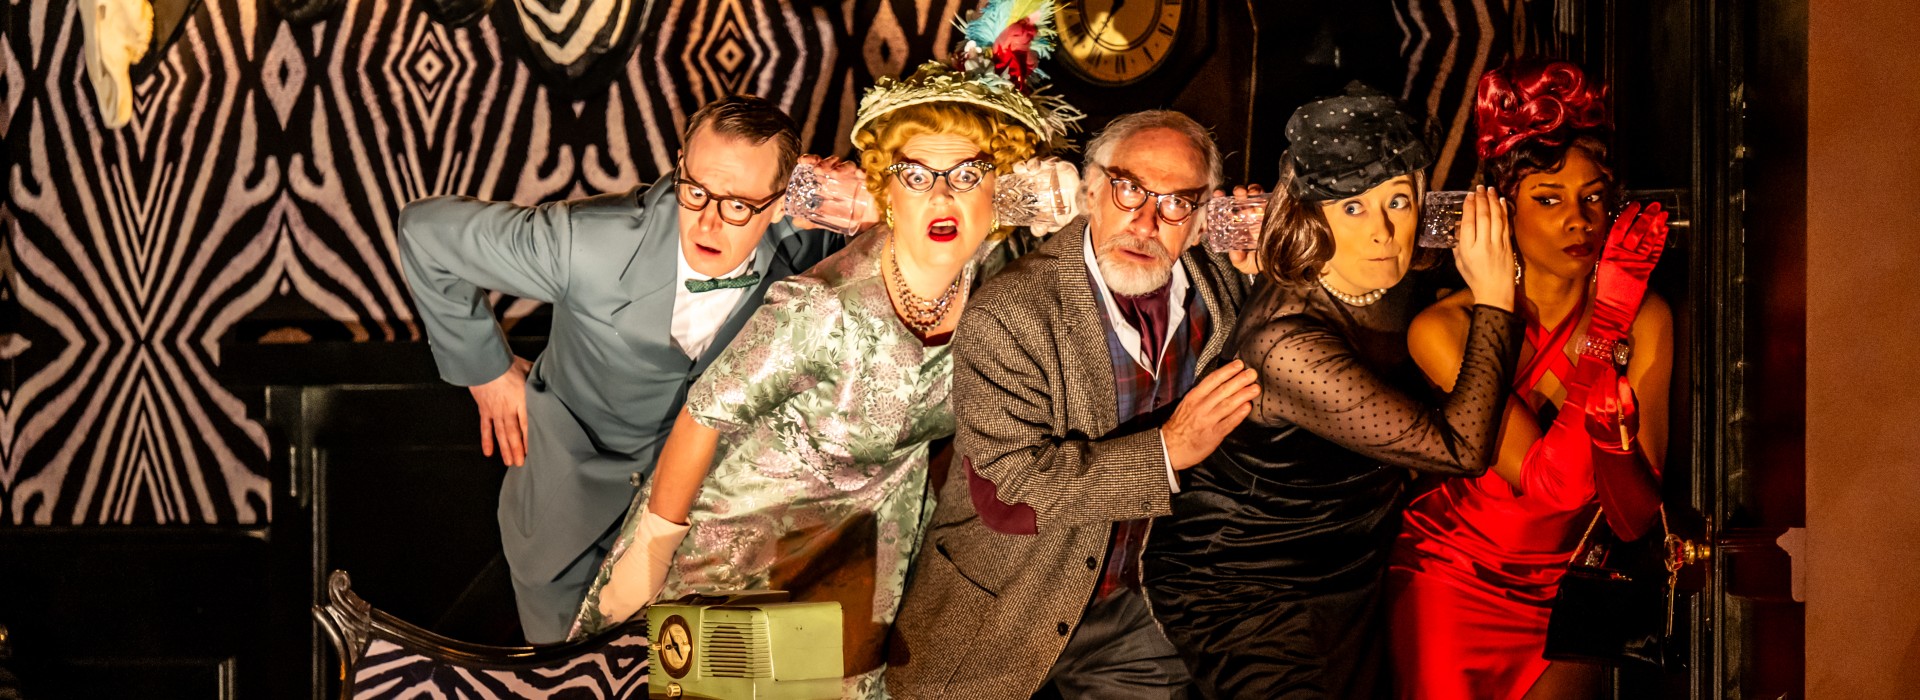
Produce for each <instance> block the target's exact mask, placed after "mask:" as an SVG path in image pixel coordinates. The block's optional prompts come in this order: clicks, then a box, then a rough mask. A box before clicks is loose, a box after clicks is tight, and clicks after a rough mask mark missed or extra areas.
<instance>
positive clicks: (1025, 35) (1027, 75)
mask: <svg viewBox="0 0 1920 700" xmlns="http://www.w3.org/2000/svg"><path fill="white" fill-rule="evenodd" d="M962 30H963V32H964V34H965V35H966V37H967V44H968V47H967V49H968V53H970V54H972V56H971V57H969V58H972V57H978V58H984V59H988V60H990V61H991V62H992V65H993V70H994V71H995V72H997V73H999V74H1000V75H1001V76H1002V77H1005V78H1006V79H1007V80H1008V81H1011V82H1012V83H1013V85H1014V87H1015V88H1017V89H1019V90H1020V92H1022V93H1031V92H1032V90H1031V88H1030V87H1029V86H1030V85H1031V84H1032V80H1031V79H1032V78H1035V77H1038V78H1046V77H1047V75H1046V73H1043V72H1041V71H1040V59H1043V58H1047V57H1048V56H1050V55H1052V54H1053V48H1054V37H1055V32H1054V29H1053V2H1052V1H1051V0H987V3H986V5H984V6H982V7H981V8H980V10H979V11H978V12H974V13H972V16H971V17H969V18H968V20H967V22H966V23H965V24H964V25H962ZM964 60H966V59H963V61H964Z"/></svg>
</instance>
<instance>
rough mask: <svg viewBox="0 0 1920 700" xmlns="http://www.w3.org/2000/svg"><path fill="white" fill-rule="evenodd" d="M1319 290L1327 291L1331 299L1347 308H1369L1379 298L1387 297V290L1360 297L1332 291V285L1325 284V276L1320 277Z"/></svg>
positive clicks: (1377, 290) (1335, 290)
mask: <svg viewBox="0 0 1920 700" xmlns="http://www.w3.org/2000/svg"><path fill="white" fill-rule="evenodd" d="M1320 288H1321V289H1325V290H1327V293H1328V294H1332V295H1333V298H1335V299H1339V300H1340V301H1343V302H1346V304H1347V305H1348V306H1371V305H1373V303H1374V302H1376V301H1379V300H1380V297H1384V296H1386V295H1387V290H1385V289H1375V290H1373V291H1371V292H1367V293H1366V294H1360V295H1354V294H1348V293H1346V292H1342V291H1340V290H1338V289H1334V288H1333V285H1331V284H1327V276H1326V275H1321V276H1320Z"/></svg>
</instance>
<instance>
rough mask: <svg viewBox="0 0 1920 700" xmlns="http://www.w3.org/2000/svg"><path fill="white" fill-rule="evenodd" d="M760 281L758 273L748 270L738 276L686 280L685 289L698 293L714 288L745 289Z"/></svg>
mask: <svg viewBox="0 0 1920 700" xmlns="http://www.w3.org/2000/svg"><path fill="white" fill-rule="evenodd" d="M759 283H760V273H758V272H749V273H747V274H744V275H741V276H739V277H724V278H721V279H711V280H687V291H689V292H693V293H694V294H699V293H701V292H711V291H713V290H715V289H746V288H747V287H751V286H753V285H756V284H759Z"/></svg>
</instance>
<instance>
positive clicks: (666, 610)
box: [647, 591, 842, 700]
mask: <svg viewBox="0 0 1920 700" xmlns="http://www.w3.org/2000/svg"><path fill="white" fill-rule="evenodd" d="M647 629H648V630H649V631H650V632H651V633H652V640H651V642H650V643H651V644H652V650H651V651H650V652H649V653H648V655H647V657H648V661H649V662H650V664H651V668H650V670H649V671H648V673H649V674H650V675H649V678H648V691H647V697H649V698H703V699H704V698H712V699H716V700H767V699H776V700H833V699H835V698H839V697H840V673H841V665H842V661H841V647H840V630H841V627H840V604H839V603H794V602H790V599H789V596H788V595H787V593H786V592H785V591H726V592H720V593H711V594H693V595H688V596H684V597H681V598H679V599H676V600H671V601H661V602H659V603H655V604H653V605H652V606H651V607H648V608H647Z"/></svg>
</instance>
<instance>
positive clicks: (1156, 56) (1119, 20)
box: [1054, 0, 1190, 85]
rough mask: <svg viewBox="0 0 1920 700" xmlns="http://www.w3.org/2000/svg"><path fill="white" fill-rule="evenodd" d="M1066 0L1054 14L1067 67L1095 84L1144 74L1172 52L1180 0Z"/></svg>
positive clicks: (1119, 81) (1121, 81)
mask: <svg viewBox="0 0 1920 700" xmlns="http://www.w3.org/2000/svg"><path fill="white" fill-rule="evenodd" d="M1188 1H1190V0H1067V1H1066V2H1063V3H1061V5H1060V9H1059V11H1058V13H1057V14H1056V15H1055V16H1054V22H1055V25H1056V27H1057V28H1058V29H1059V31H1060V44H1061V47H1060V48H1061V49H1062V50H1061V51H1060V52H1059V53H1058V54H1056V55H1059V56H1061V57H1062V60H1063V61H1064V62H1065V63H1066V64H1067V67H1068V68H1071V69H1073V71H1074V72H1075V73H1078V74H1080V76H1081V77H1083V78H1086V79H1088V80H1090V81H1093V82H1095V83H1100V84H1103V85H1125V84H1127V83H1131V82H1135V81H1137V80H1140V79H1141V78H1145V77H1147V74H1149V73H1152V72H1153V71H1154V69H1156V68H1159V67H1160V66H1161V65H1162V64H1164V63H1166V62H1167V57H1168V56H1170V55H1172V54H1173V41H1174V39H1175V38H1176V37H1178V36H1179V34H1180V14H1181V10H1182V9H1184V8H1183V7H1182V3H1183V2H1188Z"/></svg>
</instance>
